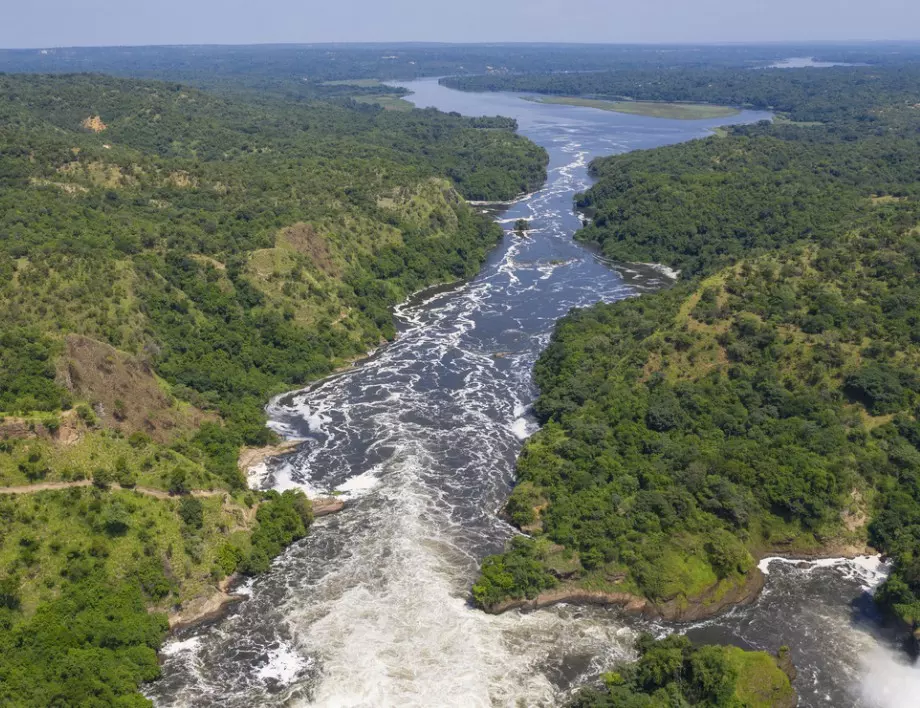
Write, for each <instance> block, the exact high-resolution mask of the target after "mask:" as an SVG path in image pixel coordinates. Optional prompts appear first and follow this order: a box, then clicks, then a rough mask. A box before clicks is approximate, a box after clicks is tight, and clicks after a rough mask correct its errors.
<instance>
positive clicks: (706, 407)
mask: <svg viewBox="0 0 920 708" xmlns="http://www.w3.org/2000/svg"><path fill="white" fill-rule="evenodd" d="M878 71H879V74H878V78H879V80H878V82H870V83H866V84H862V89H861V90H857V91H854V93H853V95H852V98H853V102H854V103H855V104H856V105H859V106H862V107H863V111H864V112H863V113H862V114H861V115H860V116H859V117H855V118H854V117H853V116H852V113H851V109H850V107H849V106H841V108H840V110H839V111H838V112H837V113H836V114H829V113H828V112H827V111H825V110H824V108H825V106H824V103H823V98H821V97H820V96H818V95H817V94H808V95H811V96H812V98H807V97H806V98H804V99H802V100H803V101H804V102H803V103H802V104H801V105H799V104H795V105H793V106H792V108H793V109H794V111H795V112H796V114H797V115H800V116H802V117H806V116H809V115H812V116H813V115H816V114H818V113H820V114H821V115H822V118H823V121H824V122H823V124H822V125H820V126H816V125H811V126H801V125H788V124H785V125H776V126H774V125H770V124H766V123H764V124H758V125H754V126H742V127H736V128H733V129H731V130H729V131H727V132H726V134H725V136H724V137H711V138H708V139H705V140H697V141H693V142H690V143H685V144H682V145H676V146H670V147H664V148H658V149H655V150H649V151H643V152H636V153H631V154H626V155H621V156H615V157H611V158H604V159H600V160H597V161H596V162H595V163H594V165H593V170H594V173H595V174H596V176H597V178H598V181H597V183H596V184H595V185H594V186H593V187H592V188H591V189H590V190H588V192H586V193H585V194H583V195H579V196H578V197H577V202H578V206H579V207H581V208H591V209H593V210H594V212H595V214H594V219H593V221H592V223H591V224H590V225H589V226H588V227H586V228H585V229H583V230H582V231H580V232H579V234H578V236H577V237H578V238H579V239H582V240H584V241H587V242H591V243H594V244H596V245H597V246H598V247H599V248H600V250H601V252H602V253H603V255H604V256H605V257H607V258H610V259H614V260H619V261H633V262H660V263H664V264H666V265H668V266H669V267H672V268H677V269H680V271H681V273H682V278H681V280H680V281H678V283H677V284H676V285H675V286H673V287H672V288H670V289H668V290H664V291H661V292H658V293H656V294H651V295H643V296H642V297H639V298H634V299H629V300H625V301H621V302H618V303H615V304H601V305H597V306H594V307H591V308H587V309H583V310H578V311H574V312H572V313H571V314H569V315H568V316H566V317H565V318H563V319H562V320H561V321H560V322H559V323H558V325H557V327H556V331H555V333H554V335H553V338H552V341H551V344H550V345H549V347H548V348H547V350H546V351H545V352H544V353H543V355H542V356H541V358H540V360H539V362H538V364H537V366H536V369H535V377H536V382H537V384H538V385H539V388H540V396H539V398H538V400H537V402H536V404H535V407H534V410H535V413H536V415H537V416H538V417H539V419H540V422H541V423H542V428H541V430H540V431H539V432H537V433H536V434H535V435H534V436H533V437H531V438H530V439H529V440H528V441H527V443H526V444H525V446H524V449H523V452H522V454H521V456H520V459H519V463H518V485H517V487H516V488H515V490H514V491H513V493H512V495H511V497H510V499H509V501H508V503H507V506H506V513H507V515H508V517H509V518H510V519H511V520H512V521H513V522H514V523H515V524H516V525H517V526H518V528H520V529H521V530H522V531H524V532H526V533H527V534H528V535H527V536H520V537H517V538H515V539H514V540H513V541H512V543H511V544H510V545H509V547H508V549H507V551H506V552H505V553H504V554H501V555H498V556H491V557H489V558H486V559H485V561H484V562H483V565H482V574H481V577H480V579H479V580H478V582H477V583H476V584H475V585H474V586H473V596H474V598H475V600H476V602H477V603H478V604H479V605H480V606H482V607H484V608H486V609H489V610H491V611H501V610H503V609H507V608H509V607H516V606H529V607H537V606H542V605H544V604H548V603H551V602H561V601H575V602H611V603H617V604H622V605H624V606H626V607H627V609H631V610H635V611H642V612H646V613H648V614H652V615H656V616H659V617H665V618H669V619H675V620H679V619H691V618H692V619H695V618H700V617H703V616H707V615H710V614H713V613H716V612H719V611H721V610H723V609H725V608H726V607H727V606H729V605H731V604H733V603H736V602H744V601H749V600H751V599H753V598H754V597H755V596H756V593H757V592H758V591H759V588H760V585H761V584H762V579H761V578H759V575H760V574H759V571H758V570H757V567H756V564H757V560H758V559H759V558H762V557H764V556H765V555H774V554H784V555H789V556H793V557H814V556H840V555H854V554H858V553H860V552H865V551H866V550H867V546H871V547H872V548H875V549H878V550H879V551H881V552H882V553H884V554H886V555H888V556H889V557H891V558H892V559H893V560H894V562H895V566H894V571H893V573H892V575H891V576H890V578H889V579H888V581H887V582H886V583H885V584H884V585H883V586H882V587H881V588H880V589H879V590H878V592H877V593H876V599H877V601H878V602H879V603H880V604H881V606H882V607H883V608H884V609H885V610H886V611H887V612H889V613H890V614H891V615H893V616H895V617H897V618H900V620H903V621H904V622H905V623H906V624H907V625H908V626H910V627H911V628H913V629H916V628H917V627H918V626H920V624H918V621H920V560H918V555H917V552H916V551H917V548H918V547H920V423H918V410H920V409H918V406H920V376H918V374H917V370H918V367H920V329H918V323H920V284H918V283H920V281H918V279H917V278H916V277H915V276H916V272H917V271H918V269H920V226H918V225H920V202H918V196H920V191H918V181H917V173H916V164H918V161H920V147H918V143H917V141H916V138H915V134H916V130H917V128H918V126H920V113H918V111H917V109H916V108H915V107H914V105H913V102H911V103H906V102H905V101H904V99H903V96H902V94H901V92H900V88H899V86H900V84H899V82H900V80H901V79H902V78H903V75H902V74H900V69H897V68H894V69H885V70H882V69H879V70H878ZM889 72H890V73H895V74H897V77H891V76H888V73H889ZM757 80H758V81H759V79H757ZM785 80H786V81H788V82H789V91H790V92H791V94H792V95H793V96H799V95H801V92H802V90H803V89H802V86H801V85H800V82H801V81H802V77H788V78H787V79H785ZM809 80H812V79H809ZM813 80H814V81H815V82H816V84H821V85H828V84H826V83H825V82H830V85H832V84H833V81H832V80H831V79H827V78H824V77H820V78H819V77H813ZM841 80H842V81H843V82H844V85H845V86H849V85H850V83H849V80H848V79H841ZM770 81H771V82H778V85H779V86H780V87H781V86H782V85H783V84H782V80H781V79H778V78H777V77H771V78H770ZM889 85H890V86H894V87H895V88H893V89H892V90H891V91H887V90H886V89H885V88H884V87H885V86H889ZM783 100H785V99H783ZM819 106H820V110H819ZM817 166H820V167H817Z"/></svg>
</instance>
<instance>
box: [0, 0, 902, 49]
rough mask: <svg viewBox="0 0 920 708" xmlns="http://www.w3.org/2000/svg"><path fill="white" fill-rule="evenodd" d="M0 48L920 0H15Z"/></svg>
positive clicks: (743, 13) (813, 30)
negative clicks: (18, 0)
mask: <svg viewBox="0 0 920 708" xmlns="http://www.w3.org/2000/svg"><path fill="white" fill-rule="evenodd" d="M6 14H7V18H6V20H7V21H6V22H5V23H4V25H3V26H2V27H0V47H3V48H6V49H30V48H36V49H38V48H49V47H70V46H122V45H157V44H173V45H175V44H261V43H325V42H394V43H395V42H457V43H459V42H585V43H589V42H591V43H649V44H655V43H691V44H695V43H699V44H706V43H724V42H744V43H753V42H783V41H789V42H806V41H881V40H892V41H904V40H912V39H918V38H920V37H918V35H917V33H916V30H915V29H912V28H915V27H917V25H918V23H920V4H918V5H913V6H910V5H905V3H904V2H903V0H878V2H876V3H874V4H873V5H872V6H871V7H870V6H867V5H866V3H864V2H862V1H861V0H812V2H809V3H807V4H806V3H802V2H800V1H799V0H774V1H773V2H771V3H760V2H750V1H748V2H740V3H739V2H728V1H727V0H697V2H694V3H686V2H681V0H657V1H655V2H649V3H645V4H643V5H635V4H632V3H625V2H613V3H611V2H605V1H604V0H583V1H582V2H580V3H577V4H573V5H570V6H566V7H564V8H560V6H559V4H558V3H554V2H550V1H549V0H533V1H526V0H469V1H468V2H465V3H461V4H451V5H444V4H435V3H428V2H424V1H423V0H392V1H391V2H388V3H376V2H371V1H370V0H341V1H340V2H337V3H325V2H315V1H312V0H311V1H307V2H297V0H266V2H263V3H261V4H259V5H258V6H255V5H254V4H253V3H251V2H243V0H226V1H225V2H218V1H217V0H163V1H162V2H160V3H157V4H151V3H145V2H138V1H137V0H127V1H122V2H118V1H116V0H87V1H86V2H83V3H74V2H72V0H39V1H38V2H33V3H29V4H24V5H19V6H16V7H11V8H9V9H8V11H7V13H6Z"/></svg>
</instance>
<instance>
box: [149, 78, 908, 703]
mask: <svg viewBox="0 0 920 708" xmlns="http://www.w3.org/2000/svg"><path fill="white" fill-rule="evenodd" d="M407 85H408V86H409V88H411V89H412V90H413V91H414V92H415V93H414V94H413V95H412V96H410V97H409V99H410V100H412V101H414V102H415V103H416V104H417V105H419V106H421V107H426V106H435V107H437V108H439V109H441V110H444V111H459V112H461V113H463V114H465V115H505V116H511V117H514V118H516V119H517V120H518V122H519V126H520V132H521V133H522V134H523V135H525V136H527V137H528V138H530V139H531V140H533V141H535V142H537V143H538V144H540V145H542V146H544V147H545V148H546V149H547V150H548V152H549V154H550V166H549V179H548V180H547V182H546V184H545V185H544V187H543V188H542V189H540V190H539V191H537V192H535V193H533V194H530V195H528V196H526V197H523V198H521V199H519V200H517V201H516V202H514V203H512V204H508V205H503V206H494V205H492V206H486V205H483V206H481V207H479V208H482V209H484V210H488V211H489V212H490V213H493V214H494V216H495V218H496V219H497V220H498V221H499V222H500V223H502V224H504V225H505V228H506V230H507V231H508V233H507V235H506V237H505V239H504V241H503V242H502V243H501V244H500V245H499V246H498V247H497V248H496V249H495V250H494V251H493V253H492V254H491V255H490V257H489V259H488V261H487V262H486V263H485V265H484V266H483V268H482V271H481V272H480V274H479V275H478V276H477V277H475V278H474V279H472V280H471V281H469V282H466V283H463V284H461V285H457V286H453V287H448V288H441V289H435V290H431V291H428V292H426V293H422V294H420V295H419V296H417V297H415V298H413V299H412V300H410V301H409V302H408V303H405V304H404V305H402V306H401V307H399V308H397V313H396V314H397V318H398V321H399V337H398V338H397V340H396V341H395V342H393V343H392V344H389V345H387V346H385V347H384V348H382V349H381V350H380V351H378V352H377V353H376V354H375V355H374V356H372V357H371V358H369V359H368V360H365V361H363V362H361V363H360V364H359V365H357V366H355V367H352V368H351V369H349V370H347V371H346V372H344V373H341V374H339V375H336V376H333V377H331V378H329V379H326V380H324V381H322V382H320V383H319V384H317V385H314V386H312V387H310V388H308V389H306V390H304V391H299V392H295V393H291V394H287V395H285V396H282V397H280V398H278V399H276V400H274V401H273V402H272V403H271V404H270V406H269V413H270V417H271V422H270V425H271V426H272V427H273V428H274V429H275V430H277V431H278V432H279V433H281V434H282V435H284V436H287V437H294V438H302V439H303V444H302V445H301V446H300V447H299V448H298V450H297V451H296V452H294V453H292V454H290V455H288V456H287V457H286V458H285V459H283V460H282V461H281V462H279V463H276V464H275V465H274V466H272V467H271V468H266V469H263V470H261V474H260V475H258V476H257V478H255V479H253V483H254V484H257V485H260V486H263V487H273V488H276V489H287V488H293V487H296V488H302V489H304V490H306V491H307V492H308V493H310V494H318V493H331V492H336V493H339V494H341V495H342V497H343V498H344V499H345V500H346V501H347V506H346V508H345V510H344V511H342V512H341V513H339V514H337V515H335V516H331V517H326V518H323V519H320V520H319V521H317V522H316V524H315V525H314V526H313V528H312V530H311V533H310V535H309V536H308V537H307V538H306V539H304V540H303V541H302V542H300V543H298V544H296V545H294V546H293V547H291V548H290V549H289V550H288V551H287V552H286V553H285V554H283V555H282V556H281V557H280V558H279V559H277V561H276V562H275V563H274V564H273V566H272V569H271V571H270V572H268V573H267V574H265V575H263V576H261V577H259V578H258V579H256V580H255V581H252V582H250V583H249V584H248V585H246V586H245V587H244V588H243V589H242V591H243V592H245V593H246V594H247V595H248V596H249V597H248V598H247V599H246V601H244V602H243V603H241V604H240V605H239V606H238V607H237V608H236V609H235V611H234V612H233V613H232V614H231V615H230V616H229V617H227V618H225V619H223V620H222V621H220V622H218V623H216V624H213V625H210V626H206V627H200V628H198V629H195V630H191V631H189V632H186V633H185V634H182V635H180V636H179V637H176V638H175V639H173V640H171V641H170V642H169V643H168V644H167V645H166V647H165V648H164V651H163V662H164V663H163V677H162V678H161V679H160V680H158V681H157V682H155V683H153V684H151V685H150V686H148V688H147V695H148V696H149V697H150V698H151V699H153V701H154V702H155V704H156V705H159V706H212V705H220V706H224V707H225V708H233V707H236V706H240V707H243V706H246V707H248V706H257V705H258V706H263V705H264V706H301V705H304V706H307V705H316V706H343V707H345V706H354V707H358V706H362V707H363V706H463V707H474V706H510V705H515V706H516V705H528V706H531V705H533V706H537V705H553V704H556V703H558V702H559V701H560V700H561V699H563V698H564V697H565V696H566V695H568V694H569V692H570V691H571V690H573V689H574V688H576V687H578V686H579V685H583V684H584V683H585V682H586V681H590V680H591V679H593V678H595V677H596V676H597V675H598V674H599V673H600V672H601V671H602V670H604V669H605V668H606V667H608V666H610V664H611V663H612V662H615V661H617V660H619V659H622V658H627V657H629V656H630V652H631V649H630V647H631V642H632V639H633V637H634V636H635V632H636V631H639V630H643V629H646V630H651V631H654V632H659V633H665V632H669V631H686V632H688V633H690V634H691V636H694V638H696V639H700V640H709V641H724V642H732V643H735V644H738V645H740V646H744V647H753V648H758V649H767V650H773V651H775V650H776V649H777V648H778V647H779V646H781V645H784V644H785V645H788V646H789V647H790V648H791V650H792V656H793V659H794V661H795V663H796V665H797V667H798V669H799V677H798V679H797V681H796V688H797V690H798V691H799V693H800V696H801V698H802V703H801V704H802V705H804V706H834V707H835V708H836V707H839V706H866V707H867V708H868V707H869V706H883V707H884V708H888V707H889V706H890V707H894V706H902V705H914V704H913V703H910V702H907V703H904V702H903V699H904V697H905V696H911V695H913V696H914V697H916V696H920V684H918V683H916V681H917V670H916V669H914V668H912V667H907V666H904V665H902V664H901V663H899V661H898V660H896V655H895V653H894V652H893V650H891V649H889V648H887V647H888V645H887V643H886V640H885V638H884V636H882V635H880V633H879V632H878V631H877V630H876V629H875V627H876V626H877V623H876V618H875V617H874V615H873V611H872V605H871V599H870V598H869V595H868V592H869V591H871V589H872V588H873V587H874V586H875V585H876V584H877V583H878V582H879V581H880V579H881V578H882V577H883V575H884V567H882V566H881V565H880V564H879V563H878V561H877V560H876V559H861V560H859V561H856V562H852V561H828V562H819V563H806V564H795V563H788V562H783V561H779V560H777V561H773V562H770V563H764V564H763V566H764V567H765V568H766V569H767V571H768V578H767V587H766V589H765V591H764V593H763V595H762V596H761V598H760V599H759V600H758V601H757V602H756V603H755V604H754V605H752V606H751V607H747V608H740V609H736V610H734V611H732V612H731V613H729V614H728V615H726V616H724V617H721V618H719V619H716V620H712V621H710V622H705V623H701V624H698V625H695V626H684V627H674V626H670V627H669V626H663V625H652V624H648V623H644V622H642V621H640V620H637V619H636V618H632V617H626V616H624V615H623V614H622V613H621V612H620V611H619V610H617V609H605V608H584V607H570V606H557V607H554V608H549V609H546V610H541V611H538V612H531V613H521V612H517V611H514V612H509V613H506V614H503V615H500V616H491V615H486V614H484V613H482V612H479V611H477V610H475V609H473V608H472V607H471V605H470V603H469V588H470V585H471V583H472V582H473V581H474V579H475V577H476V574H477V568H478V565H479V563H480V561H481V560H482V558H483V557H484V556H485V555H487V554H489V553H494V552H496V551H498V550H500V549H501V548H502V547H503V545H504V544H505V542H506V541H507V540H508V539H509V538H510V537H511V536H512V535H513V534H514V529H512V528H510V527H509V526H508V525H507V524H505V523H504V522H503V521H502V520H501V519H500V518H499V516H498V511H499V509H500V507H501V506H502V504H503V502H504V500H505V499H506V498H507V495H508V493H509V492H510V490H511V487H512V485H513V482H514V464H515V459H516V457H517V455H518V453H519V451H520V449H521V445H522V444H523V441H524V440H525V439H526V437H527V436H528V435H530V434H532V433H533V432H534V430H535V429H536V424H535V421H534V420H533V419H532V417H531V416H530V415H529V412H528V411H529V406H530V405H531V403H532V401H533V399H534V397H535V396H536V390H535V388H534V385H533V383H532V380H531V370H532V368H533V364H534V362H535V360H536V358H537V357H538V355H539V353H540V351H541V350H542V349H543V348H544V347H545V346H546V344H547V342H548V340H549V337H550V335H551V332H552V329H553V324H554V323H555V321H556V320H557V319H559V318H560V317H561V316H563V315H565V313H566V312H568V310H569V309H570V308H572V307H583V306H587V305H591V304H593V303H596V302H600V301H604V302H610V301H614V300H618V299H622V298H625V297H631V296H637V295H641V294H642V293H643V292H648V291H651V290H654V289H657V288H660V287H662V286H665V285H666V284H667V282H668V280H669V274H668V273H667V272H666V271H662V270H661V269H656V268H655V267H651V266H621V267H617V268H611V267H609V266H608V265H605V264H603V263H601V262H599V261H598V260H597V259H596V258H595V257H594V256H593V255H592V253H591V252H590V251H589V250H588V249H585V248H583V247H582V246H580V245H578V244H576V243H575V242H574V241H573V240H572V235H573V233H574V232H575V231H576V230H577V228H578V227H579V225H580V224H579V218H578V216H577V215H575V214H574V213H573V212H572V195H573V194H574V193H575V192H578V191H582V190H584V189H585V188H586V187H588V186H589V185H590V179H589V177H588V173H587V165H588V162H589V161H590V160H591V159H592V158H594V157H597V156H601V155H608V154H614V153H622V152H625V151H628V150H636V149H643V148H653V147H658V146H661V145H665V144H671V143H676V142H681V141H684V140H689V139H693V138H697V137H703V136H705V135H706V134H707V133H708V132H709V131H710V130H712V129H713V128H715V127H717V126H719V125H723V124H726V123H730V122H741V121H745V122H750V121H756V120H761V119H765V118H768V117H769V116H768V115H767V114H761V113H756V112H744V113H743V114H742V115H740V116H737V117H735V118H733V119H727V120H726V119H720V120H719V119H717V120H703V121H671V120H664V119H656V118H646V117H642V116H632V115H623V114H617V113H610V112H605V111H600V110H596V109H590V108H579V107H573V106H563V105H550V104H540V103H532V102H528V101H523V100H521V97H520V96H517V95H513V94H469V93H461V92H457V91H452V90H450V89H446V88H444V87H441V86H439V85H438V83H437V81H435V80H421V81H416V82H412V83H410V84H407ZM519 218H525V219H529V220H530V222H531V230H530V231H529V232H528V233H527V235H526V236H519V235H516V234H512V233H511V231H510V229H511V225H512V224H513V222H514V221H515V220H517V219H519ZM882 676H884V679H882V680H876V677H882ZM885 690H887V691H888V692H889V694H890V695H889V696H888V697H886V696H885V695H884V694H883V692H884V691H885ZM913 691H917V692H916V693H912V692H913Z"/></svg>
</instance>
